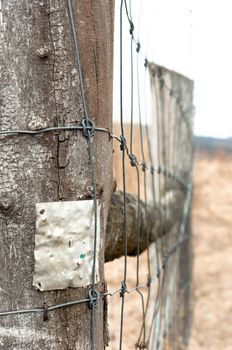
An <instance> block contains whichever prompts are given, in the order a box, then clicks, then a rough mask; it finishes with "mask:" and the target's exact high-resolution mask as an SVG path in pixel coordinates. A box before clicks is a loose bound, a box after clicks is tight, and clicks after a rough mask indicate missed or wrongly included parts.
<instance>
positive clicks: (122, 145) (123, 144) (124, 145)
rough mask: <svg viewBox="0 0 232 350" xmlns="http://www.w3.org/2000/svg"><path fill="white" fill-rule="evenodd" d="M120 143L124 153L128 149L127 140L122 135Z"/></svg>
mask: <svg viewBox="0 0 232 350" xmlns="http://www.w3.org/2000/svg"><path fill="white" fill-rule="evenodd" d="M120 141H121V145H120V150H121V151H123V150H124V149H125V148H126V138H125V137H124V136H122V135H121V136H120Z"/></svg>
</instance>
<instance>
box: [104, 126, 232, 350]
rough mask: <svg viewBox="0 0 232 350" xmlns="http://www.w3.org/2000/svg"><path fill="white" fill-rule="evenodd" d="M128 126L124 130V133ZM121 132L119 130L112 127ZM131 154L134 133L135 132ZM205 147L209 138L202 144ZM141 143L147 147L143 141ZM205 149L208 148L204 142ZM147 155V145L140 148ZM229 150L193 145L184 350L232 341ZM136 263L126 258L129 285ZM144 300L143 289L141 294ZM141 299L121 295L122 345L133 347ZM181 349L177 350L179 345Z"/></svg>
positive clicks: (115, 333) (112, 317)
mask: <svg viewBox="0 0 232 350" xmlns="http://www.w3.org/2000/svg"><path fill="white" fill-rule="evenodd" d="M127 131H128V128H127V129H126V132H127ZM114 132H115V134H116V135H119V134H120V131H119V128H118V127H117V129H116V130H115V131H114ZM135 140H138V141H137V144H135V146H134V147H135V153H136V154H140V150H139V146H138V145H139V131H138V129H136V130H135ZM201 144H202V143H201ZM207 145H208V142H207ZM145 147H146V145H145ZM207 147H208V146H207ZM118 148H119V146H118V144H116V145H115V155H114V157H115V175H116V178H117V182H118V188H119V189H120V188H121V172H120V164H121V159H120V155H121V154H120V151H118ZM145 154H146V155H147V148H146V151H145ZM133 171H134V169H133V168H131V166H130V165H129V164H128V168H127V174H129V175H128V182H127V191H128V192H134V193H135V192H136V187H137V184H136V179H135V173H133ZM231 179H232V154H231V153H230V152H228V151H227V152H223V150H221V151H215V148H214V149H213V151H212V149H211V151H210V152H209V151H208V149H206V151H205V149H204V146H201V148H200V149H199V148H198V152H197V155H196V162H195V171H194V185H195V191H194V202H193V213H192V218H193V220H192V222H193V242H194V254H195V263H194V318H193V327H192V335H191V338H190V344H189V350H206V349H207V350H229V349H231V344H232V332H231V324H232V279H231V274H232V186H231ZM135 268H136V261H135V258H129V265H128V275H129V283H130V285H131V286H133V284H134V282H135V274H136V271H135ZM141 274H142V276H143V277H142V278H141V279H142V280H144V282H145V281H146V276H147V270H146V253H144V254H143V255H142V256H141ZM122 276H123V258H121V259H119V260H116V261H114V262H111V263H108V264H106V280H107V281H108V287H109V290H110V291H111V290H115V289H117V288H118V287H119V286H120V283H121V280H122ZM144 296H145V298H146V292H145V294H144ZM120 301H121V300H120V298H119V297H118V296H114V297H112V298H110V300H109V328H110V347H109V349H110V350H116V349H118V337H119V329H120V324H119V323H120V307H119V305H120ZM140 305H141V301H140V299H139V295H138V294H137V293H133V294H131V295H130V296H128V298H127V299H126V317H125V328H124V329H125V331H124V343H125V345H124V349H126V350H127V349H134V348H135V347H134V345H135V342H136V337H137V334H138V329H139V326H140V324H141V306H140ZM178 350H180V349H178Z"/></svg>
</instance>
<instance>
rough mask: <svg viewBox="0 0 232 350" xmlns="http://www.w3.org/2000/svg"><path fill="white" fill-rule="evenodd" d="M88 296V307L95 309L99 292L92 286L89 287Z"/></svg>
mask: <svg viewBox="0 0 232 350" xmlns="http://www.w3.org/2000/svg"><path fill="white" fill-rule="evenodd" d="M88 297H89V308H90V309H93V310H96V308H97V304H98V302H99V299H100V293H99V292H98V291H97V290H96V289H93V288H90V289H89V291H88Z"/></svg>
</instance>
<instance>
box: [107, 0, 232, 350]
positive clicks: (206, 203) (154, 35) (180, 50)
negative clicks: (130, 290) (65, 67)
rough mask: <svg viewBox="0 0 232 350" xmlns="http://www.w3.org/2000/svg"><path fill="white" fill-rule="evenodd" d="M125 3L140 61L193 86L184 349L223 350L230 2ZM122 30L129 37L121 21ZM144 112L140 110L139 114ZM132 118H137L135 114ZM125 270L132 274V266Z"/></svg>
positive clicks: (231, 192)
mask: <svg viewBox="0 0 232 350" xmlns="http://www.w3.org/2000/svg"><path fill="white" fill-rule="evenodd" d="M128 3H129V2H128ZM131 4H132V6H131V8H132V17H133V21H134V24H135V33H134V35H135V39H136V40H139V41H140V42H141V50H142V55H141V60H142V59H143V58H144V57H147V58H148V59H149V61H154V62H155V63H157V64H160V65H162V66H166V67H167V68H169V69H172V70H174V71H177V72H179V73H181V74H184V75H186V76H188V77H190V78H191V79H193V80H194V85H195V92H194V105H195V121H194V129H195V135H196V138H195V140H196V156H195V171H194V185H195V190H194V203H193V213H192V218H193V221H192V224H193V239H194V240H193V242H194V254H195V262H194V318H193V327H192V335H191V338H190V345H189V349H191V350H198V349H199V350H203V349H210V350H218V349H223V350H229V349H231V344H232V332H231V324H232V316H231V315H232V312H231V311H232V279H231V273H232V244H231V243H232V233H231V232H232V230H231V227H232V215H231V208H232V186H231V178H232V138H231V137H232V122H231V115H232V103H231V96H230V95H231V86H230V85H231V80H232V65H231V62H232V49H231V33H232V21H231V10H232V3H231V1H230V0H222V1H219V0H213V1H212V0H211V1H210V0H204V1H200V0H192V1H191V0H140V1H139V0H136V1H135V0H132V1H131ZM119 7H120V1H119V0H117V1H116V10H115V23H116V24H115V71H114V121H115V123H118V122H119V115H118V111H119V56H118V53H119ZM123 25H124V26H125V31H128V23H127V22H126V18H124V22H123ZM123 40H124V41H123V55H124V67H123V73H124V74H125V75H126V74H128V71H129V70H130V61H129V52H130V51H129V47H130V36H129V35H128V38H126V37H125V38H124V39H123ZM126 57H128V59H127V60H126ZM137 74H138V75H139V79H140V80H141V81H143V83H142V84H144V86H145V88H144V89H141V90H142V92H141V95H142V98H141V100H142V101H145V99H146V101H148V102H149V98H148V97H147V96H146V97H145V95H143V94H144V91H145V90H146V91H147V94H148V93H149V82H148V81H147V80H146V78H144V77H143V76H142V73H141V72H138V73H137ZM127 84H128V85H127ZM129 84H130V77H129V76H128V81H125V82H124V86H123V94H124V96H125V97H124V99H125V100H129V98H130V96H129V92H130V88H129ZM127 94H128V95H127ZM135 99H136V95H135ZM142 104H143V102H142ZM144 104H145V102H144ZM129 107H130V105H129V103H128V106H127V105H126V104H125V106H124V116H125V120H126V121H128V122H129V118H130V113H129ZM144 108H145V107H144V106H143V105H142V110H143V109H144ZM134 117H135V120H136V118H137V120H138V116H137V115H136V111H135V116H134ZM148 118H149V113H148ZM148 121H150V120H148ZM131 264H132V265H131V266H132V267H131V268H132V269H133V261H132V263H131ZM117 266H119V265H118V263H117ZM112 269H115V270H117V272H116V275H117V274H118V278H119V279H120V276H121V271H120V268H118V267H116V265H115V266H113V265H112V263H111V265H107V266H106V275H107V274H108V277H109V283H110V285H112V286H113V285H114V279H115V275H114V274H112ZM135 305H136V301H135V304H134V305H133V304H132V306H131V312H132V313H133V309H134V308H135V307H136V306H135ZM111 315H113V316H110V324H111V344H112V345H111V346H112V349H113V348H114V341H115V348H116V344H117V339H114V337H116V334H117V332H118V331H117V329H118V328H117V322H118V318H119V315H117V309H116V308H115V310H114V312H113V313H111ZM134 322H135V323H136V319H135V320H134ZM134 326H135V324H134V325H131V327H129V328H127V329H128V334H127V337H128V338H130V337H132V338H133V336H132V333H133V327H134ZM131 348H133V346H132V347H131Z"/></svg>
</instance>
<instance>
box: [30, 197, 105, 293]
mask: <svg viewBox="0 0 232 350" xmlns="http://www.w3.org/2000/svg"><path fill="white" fill-rule="evenodd" d="M36 213H37V218H36V234H35V251H34V255H35V272H34V276H33V286H35V287H36V288H38V289H39V290H41V291H46V290H56V289H65V288H68V287H74V288H75V287H82V286H87V285H89V284H91V283H92V267H93V246H94V202H93V200H81V201H72V202H49V203H38V204H36ZM97 213H98V215H97V216H98V219H97V251H96V282H98V281H99V266H98V254H99V248H100V203H99V202H98V208H97Z"/></svg>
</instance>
